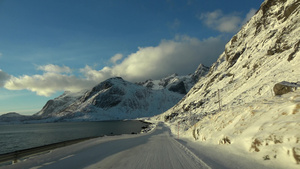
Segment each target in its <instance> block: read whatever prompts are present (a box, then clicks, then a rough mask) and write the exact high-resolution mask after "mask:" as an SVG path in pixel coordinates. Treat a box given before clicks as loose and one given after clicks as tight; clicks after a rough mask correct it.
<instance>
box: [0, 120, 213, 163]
mask: <svg viewBox="0 0 300 169" xmlns="http://www.w3.org/2000/svg"><path fill="white" fill-rule="evenodd" d="M0 168H7V169H19V168H26V169H27V168H31V169H53V168H55V169H65V168H72V169H76V168H80V169H81V168H86V169H94V168H103V169H104V168H105V169H107V168H120V169H135V168H136V169H147V168H148V169H160V168H161V169H171V168H172V169H182V168H186V169H202V168H203V169H206V168H210V167H209V166H208V165H207V164H205V163H204V162H203V161H202V160H201V159H199V158H198V157H197V156H196V155H194V154H193V153H192V152H191V151H189V150H188V149H187V148H186V147H185V146H183V145H182V144H180V143H179V142H178V141H176V140H175V139H174V138H173V137H172V136H171V134H170V130H169V128H167V127H165V126H164V125H163V124H162V123H160V124H158V126H157V127H156V129H155V130H154V131H153V132H151V133H148V134H142V135H135V136H132V135H127V136H113V137H103V138H97V139H93V140H89V141H85V142H82V143H79V144H75V145H72V146H68V147H63V148H59V149H56V150H53V151H51V152H48V153H44V154H41V155H38V156H34V157H31V158H29V159H26V160H25V161H21V162H18V163H16V164H14V165H10V166H4V167H0Z"/></svg>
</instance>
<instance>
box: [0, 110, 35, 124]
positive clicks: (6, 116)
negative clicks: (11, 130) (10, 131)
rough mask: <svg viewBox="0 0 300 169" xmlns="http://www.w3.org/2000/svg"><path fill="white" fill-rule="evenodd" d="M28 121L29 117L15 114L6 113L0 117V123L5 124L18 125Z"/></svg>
mask: <svg viewBox="0 0 300 169" xmlns="http://www.w3.org/2000/svg"><path fill="white" fill-rule="evenodd" d="M28 119H30V116H24V115H21V114H18V113H15V112H10V113H6V114H3V115H0V123H1V122H2V123H7V122H12V121H13V122H15V123H20V122H23V121H26V120H28Z"/></svg>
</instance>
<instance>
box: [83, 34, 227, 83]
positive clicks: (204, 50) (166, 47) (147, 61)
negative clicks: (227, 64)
mask: <svg viewBox="0 0 300 169" xmlns="http://www.w3.org/2000/svg"><path fill="white" fill-rule="evenodd" d="M224 45H225V42H224V41H223V40H222V39H221V38H220V37H218V38H209V39H205V40H203V41H200V40H198V39H196V38H190V37H188V36H178V37H176V38H175V39H174V40H162V41H161V43H160V44H159V45H158V46H151V47H139V48H138V51H137V52H135V53H132V54H130V55H129V56H128V57H126V58H125V59H124V60H123V61H122V62H121V63H119V64H117V65H114V66H112V67H104V68H103V69H102V70H94V69H92V68H91V67H89V66H86V67H85V68H84V69H82V70H81V72H82V73H83V74H85V76H86V77H88V79H93V80H96V79H99V80H103V79H105V78H109V77H113V76H121V77H123V78H125V79H126V80H129V81H141V80H145V79H149V78H161V77H162V76H166V75H169V74H172V73H179V74H188V73H192V72H193V71H195V69H196V68H197V66H198V65H199V64H200V63H203V64H206V65H208V66H209V65H210V64H212V63H213V62H214V61H215V60H216V59H217V57H218V56H219V54H221V52H222V51H223V50H224Z"/></svg>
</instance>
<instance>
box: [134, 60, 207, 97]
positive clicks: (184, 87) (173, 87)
mask: <svg viewBox="0 0 300 169" xmlns="http://www.w3.org/2000/svg"><path fill="white" fill-rule="evenodd" d="M208 71H209V67H206V66H204V65H203V64H200V65H199V66H198V68H197V69H196V71H195V72H194V73H192V74H189V75H185V76H179V75H177V74H176V73H175V74H172V75H170V76H168V77H165V78H162V79H160V80H152V79H149V80H146V81H144V82H139V83H137V84H139V85H142V86H145V87H147V88H150V89H154V90H161V89H168V90H170V91H173V92H177V93H181V94H186V93H187V92H188V91H189V90H190V89H191V88H192V87H193V86H194V85H195V84H196V83H197V82H198V81H199V79H200V78H201V77H204V76H205V75H206V74H207V73H208Z"/></svg>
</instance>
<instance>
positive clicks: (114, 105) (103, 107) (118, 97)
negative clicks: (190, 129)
mask: <svg viewBox="0 0 300 169" xmlns="http://www.w3.org/2000/svg"><path fill="white" fill-rule="evenodd" d="M208 70H209V68H208V67H205V66H204V65H202V64H201V65H199V67H198V68H197V70H196V71H195V72H194V73H193V74H190V75H187V76H178V75H176V74H173V75H171V76H168V77H166V78H163V79H161V80H148V81H146V82H140V83H130V82H127V81H125V80H123V79H122V78H120V77H116V78H111V79H108V80H106V81H104V82H102V83H100V84H99V85H97V86H95V87H94V88H92V89H90V90H85V91H81V92H78V93H70V92H65V93H64V94H62V95H61V96H59V97H57V98H55V99H53V100H49V101H48V102H47V103H46V105H45V106H44V107H43V108H42V110H40V111H39V112H38V113H36V114H35V115H34V116H33V117H35V118H40V119H44V120H50V121H53V120H55V121H56V120H116V119H132V118H137V117H150V116H154V115H157V114H160V113H162V112H164V111H166V110H168V109H169V108H171V107H172V106H174V105H175V104H176V103H177V102H178V101H179V100H180V99H182V97H183V96H184V95H185V94H186V92H187V91H189V90H190V88H191V87H192V86H193V85H194V84H195V83H196V82H197V81H198V80H199V78H200V77H203V76H204V75H206V74H207V72H208ZM150 84H152V85H151V86H150Z"/></svg>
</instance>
